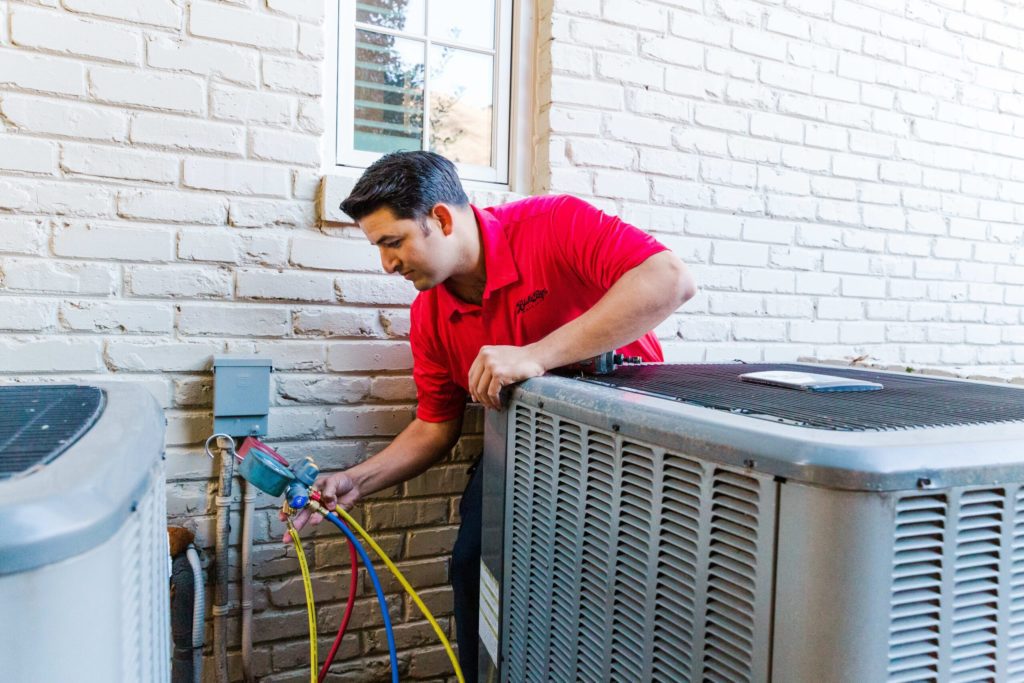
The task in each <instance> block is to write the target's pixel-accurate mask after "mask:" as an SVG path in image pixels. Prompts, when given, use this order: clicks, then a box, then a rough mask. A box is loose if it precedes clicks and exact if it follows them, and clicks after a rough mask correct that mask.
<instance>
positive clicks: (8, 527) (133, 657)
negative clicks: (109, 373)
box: [0, 383, 171, 683]
mask: <svg viewBox="0 0 1024 683" xmlns="http://www.w3.org/2000/svg"><path fill="white" fill-rule="evenodd" d="M163 453H164V416H163V412H162V411H161V410H160V406H159V405H157V402H156V400H154V398H153V397H152V396H151V395H150V394H149V393H148V392H147V391H145V390H144V389H141V388H138V387H134V386H129V385H123V386H121V385H116V386H115V385H114V384H113V383H112V384H111V385H110V386H108V387H107V388H98V387H93V386H58V385H47V386H41V385H11V386H0V680H2V681H4V682H5V683H28V682H30V681H31V682H32V683H36V682H42V681H46V682H49V681H76V682H81V683H115V682H121V683H163V682H164V681H167V680H169V679H170V657H171V651H170V611H169V604H168V603H169V594H168V591H169V587H168V581H169V576H170V571H169V569H170V567H169V559H168V552H167V519H166V517H167V515H166V512H165V510H166V495H167V494H166V490H165V487H164V461H163Z"/></svg>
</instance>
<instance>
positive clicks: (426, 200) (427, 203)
mask: <svg viewBox="0 0 1024 683" xmlns="http://www.w3.org/2000/svg"><path fill="white" fill-rule="evenodd" d="M439 202H444V203H446V204H452V205H455V206H467V205H468V204H469V197H467V196H466V192H465V191H464V190H463V189H462V183H460V182H459V174H458V172H457V171H456V170H455V164H453V163H452V162H450V161H448V160H447V159H445V158H444V157H443V156H441V155H440V154H435V153H434V152H422V151H416V152H392V153H391V154H387V155H385V156H382V157H381V158H380V159H378V160H377V161H375V162H374V163H373V165H372V166H370V167H369V168H368V169H366V171H365V172H364V173H363V175H362V176H361V177H360V178H359V181H358V182H357V183H356V186H355V187H354V188H352V193H351V194H350V195H349V196H348V198H347V199H345V201H343V202H342V203H341V210H342V211H344V212H345V213H347V214H348V215H349V216H351V217H352V219H353V220H359V219H360V218H363V217H364V216H368V215H369V214H371V213H373V212H374V211H376V210H377V209H380V208H382V207H387V208H389V209H391V213H393V214H394V215H395V218H412V219H414V220H416V221H419V223H420V224H421V225H422V226H425V225H426V222H425V218H426V217H427V215H428V214H429V213H430V210H431V209H432V208H434V206H435V205H436V204H438V203H439Z"/></svg>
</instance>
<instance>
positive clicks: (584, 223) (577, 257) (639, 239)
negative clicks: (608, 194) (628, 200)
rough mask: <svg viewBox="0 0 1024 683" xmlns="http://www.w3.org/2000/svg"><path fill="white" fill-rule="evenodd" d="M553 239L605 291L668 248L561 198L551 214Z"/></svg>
mask: <svg viewBox="0 0 1024 683" xmlns="http://www.w3.org/2000/svg"><path fill="white" fill-rule="evenodd" d="M551 228H552V230H551V238H552V239H553V240H554V241H555V244H556V245H558V246H559V247H560V248H561V250H562V251H563V255H564V257H565V258H566V259H567V261H568V262H569V263H570V264H573V266H574V267H575V269H576V272H577V273H578V274H579V276H580V277H581V278H582V279H583V280H584V281H585V282H587V283H589V284H590V285H592V286H594V287H597V288H600V289H602V290H608V289H611V287H612V285H614V284H615V282H616V281H618V279H619V278H620V277H622V276H623V275H624V274H625V273H626V272H627V271H629V270H631V269H633V268H635V267H637V266H638V265H640V264H641V263H643V262H644V261H646V260H647V259H648V258H650V257H651V256H653V255H654V254H657V253H659V252H662V251H668V247H666V246H665V245H663V244H661V243H660V242H658V241H657V240H656V239H654V238H653V237H651V236H650V235H648V234H647V233H645V232H644V231H643V230H640V229H639V228H636V227H634V226H632V225H630V224H629V223H626V222H625V221H623V220H622V219H620V218H618V217H617V216H609V215H608V214H606V213H604V212H603V211H601V210H600V209H598V208H597V207H595V206H592V205H591V204H588V203H587V202H585V201H583V200H582V199H578V198H576V197H572V196H569V195H566V196H564V197H561V198H559V200H558V201H557V204H556V205H555V209H554V211H552V214H551Z"/></svg>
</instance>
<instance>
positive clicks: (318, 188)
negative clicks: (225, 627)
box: [0, 0, 1024, 681]
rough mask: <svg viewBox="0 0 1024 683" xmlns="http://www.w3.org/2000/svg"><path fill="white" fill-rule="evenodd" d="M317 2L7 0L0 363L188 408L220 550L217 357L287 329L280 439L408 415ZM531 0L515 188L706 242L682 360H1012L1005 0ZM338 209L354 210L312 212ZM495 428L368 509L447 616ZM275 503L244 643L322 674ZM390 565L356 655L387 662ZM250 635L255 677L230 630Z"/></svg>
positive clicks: (324, 617) (1012, 33) (1012, 39)
mask: <svg viewBox="0 0 1024 683" xmlns="http://www.w3.org/2000/svg"><path fill="white" fill-rule="evenodd" d="M324 7H325V6H324V3H322V2H318V1H317V0H266V2H250V1H248V0H228V1H225V2H214V1H213V0H193V1H192V2H179V1H177V0H62V2H56V0H33V1H31V2H30V1H27V0H25V1H21V0H19V1H15V0H0V333H2V338H0V382H3V381H6V380H10V379H14V378H17V379H18V380H23V379H25V378H31V377H33V376H37V377H38V378H40V379H46V380H47V381H58V380H59V381H79V382H84V381H88V382H97V383H101V384H102V383H104V382H110V381H122V380H123V381H135V382H140V383H141V384H142V385H143V386H145V387H147V388H148V389H149V390H150V391H151V392H152V393H153V394H154V395H155V396H156V397H157V400H158V401H159V402H160V405H161V406H163V407H164V409H165V412H166V415H167V418H168V488H167V495H168V510H169V514H170V515H171V520H172V522H173V523H178V524H183V525H185V526H188V527H190V528H192V529H193V530H195V531H196V533H197V536H198V538H199V543H200V545H202V546H203V547H204V550H205V552H206V553H207V555H209V552H210V548H209V545H210V543H211V539H212V533H213V506H212V504H211V501H212V498H211V497H212V496H213V495H214V493H213V484H212V482H213V481H215V474H216V473H215V472H214V471H213V467H212V465H211V463H210V461H209V460H208V459H206V458H205V457H204V456H203V455H202V452H201V451H202V449H201V442H202V440H203V439H204V438H205V436H206V435H207V433H208V431H209V426H210V425H209V421H210V403H211V398H210V391H211V384H210V381H211V378H210V372H209V370H210V359H211V356H213V355H214V354H218V353H244V354H252V353H257V354H262V355H267V356H270V357H272V358H273V359H274V364H275V370H276V374H275V376H274V383H273V395H272V398H271V406H272V407H271V420H270V423H271V430H272V436H271V440H272V441H274V442H275V444H276V445H277V446H278V447H279V448H280V450H281V451H282V452H283V453H285V455H287V456H288V457H290V458H296V457H303V456H305V455H307V454H308V455H312V456H313V457H314V458H316V460H317V461H318V462H319V463H321V464H322V465H323V466H324V467H325V468H327V469H330V470H336V469H341V468H345V467H349V466H351V465H353V464H355V463H356V462H359V461H360V460H362V459H365V458H366V457H368V456H370V455H372V454H373V453H376V452H378V451H379V450H380V449H381V448H383V447H384V446H385V445H386V444H387V442H388V440H389V439H390V437H391V436H393V435H394V434H395V433H397V432H398V431H399V430H401V429H402V427H403V426H404V425H405V424H407V423H408V422H409V420H410V419H412V415H413V407H414V402H415V388H414V386H413V384H412V381H411V377H410V368H411V354H410V352H409V347H408V334H409V313H408V304H409V303H410V302H411V301H412V299H413V296H414V295H415V292H414V291H413V290H412V288H411V287H409V286H408V284H407V283H404V282H402V281H400V280H396V279H394V278H389V277H385V276H384V275H383V274H382V273H381V268H380V263H379V257H378V254H377V252H376V250H375V249H374V248H373V247H372V246H370V245H367V244H366V243H365V240H364V239H363V237H362V235H361V234H360V233H359V232H358V230H357V229H355V228H353V227H352V226H351V223H350V222H348V221H347V220H345V218H344V217H343V216H341V217H339V216H338V212H337V210H336V205H337V202H338V201H339V200H340V199H341V198H342V197H343V196H344V195H345V194H347V192H348V190H349V189H350V188H351V184H352V178H351V176H352V173H351V172H349V173H348V174H347V176H346V175H345V174H344V173H340V174H336V175H335V176H334V178H335V180H336V182H333V183H327V184H325V185H322V184H321V179H322V176H323V172H322V169H323V168H324V166H325V162H328V163H329V162H330V159H325V158H324V154H325V151H324V149H325V135H324V130H325V128H326V127H327V126H330V125H331V122H333V121H334V120H335V112H334V106H335V105H334V103H333V102H325V101H323V100H324V98H323V97H322V92H321V87H322V85H321V84H322V82H323V81H324V79H325V78H332V77H333V73H332V72H333V66H332V64H331V54H332V53H333V50H332V49H329V46H330V41H327V40H325V37H326V36H327V35H328V34H330V33H332V32H334V31H335V27H332V26H326V25H325V9H324ZM537 16H538V18H539V22H538V27H537V28H538V34H537V45H538V53H537V55H536V78H535V83H532V84H530V87H531V89H533V91H534V93H535V105H536V112H535V121H534V123H535V129H536V132H537V141H536V145H535V151H534V157H533V169H534V172H533V174H532V182H533V185H532V187H526V188H515V189H516V190H518V191H520V192H522V193H524V194H528V193H531V192H532V193H536V194H543V193H547V192H570V193H574V194H577V195H579V196H582V197H584V198H587V199H589V200H590V201H592V202H593V203H595V204H596V205H598V206H600V207H601V208H603V209H606V210H608V211H611V212H615V213H617V214H618V215H620V216H622V217H623V218H624V219H626V220H628V221H630V222H631V223H634V224H636V225H638V226H639V227H641V228H643V229H645V230H648V231H650V232H652V233H653V234H655V235H656V236H657V237H658V238H659V239H661V240H662V241H663V242H664V243H666V244H667V245H669V246H670V247H671V248H672V249H674V250H675V251H676V252H677V253H679V254H680V255H681V256H682V257H683V258H684V260H686V261H687V262H688V263H689V264H690V265H691V267H692V268H693V270H694V272H695V273H696V275H697V279H698V281H699V285H700V288H701V289H700V293H699V295H698V296H697V297H696V298H695V299H694V300H692V301H691V302H689V303H688V304H687V306H686V307H685V308H684V309H683V310H682V311H680V312H678V313H677V314H676V315H674V316H673V317H672V318H671V319H669V320H668V321H666V322H665V323H664V324H662V325H660V326H659V327H658V333H659V335H660V336H661V337H662V342H663V344H664V347H665V350H666V354H667V356H668V358H669V359H670V360H679V361H688V362H693V361H709V362H711V361H731V360H734V359H737V358H738V359H742V360H747V361H786V360H795V359H796V358H798V357H804V356H813V357H818V358H831V359H842V358H847V359H848V358H852V357H855V356H867V357H868V358H869V359H870V362H873V363H875V364H879V365H883V366H884V365H885V364H891V365H901V366H905V365H908V364H913V365H938V366H963V367H966V368H974V369H976V370H977V369H980V370H984V371H991V373H992V374H998V373H1000V372H1002V373H1015V374H1022V373H1021V372H1020V367H1021V366H1022V365H1024V315H1022V311H1024V251H1022V248H1021V244H1022V240H1024V228H1021V225H1022V223H1024V202H1022V200H1021V197H1024V182H1021V180H1020V178H1021V177H1024V142H1022V140H1024V123H1022V119H1021V115H1022V114H1024V98H1022V97H1021V94H1020V93H1021V90H1022V79H1024V21H1022V20H1021V13H1020V11H1019V10H1018V9H1016V8H1015V7H1014V6H1013V3H1009V2H966V3H965V2H953V1H951V0H915V1H914V2H909V3H903V2H896V3H884V2H880V1H878V0H874V1H872V2H848V1H846V0H777V1H773V2H761V1H755V0H728V1H727V0H721V1H719V2H700V1H698V0H673V1H672V2H666V1H664V0H622V1H619V0H616V1H615V2H611V1H605V2H598V1H597V0H542V2H540V3H539V5H538V7H537ZM513 197H514V195H511V194H508V193H502V192H483V191H477V192H475V193H474V194H473V199H474V201H476V202H477V203H481V204H488V203H497V202H501V201H505V200H507V199H510V198H513ZM318 198H319V200H318ZM318 201H320V203H318ZM326 204H333V205H334V206H326ZM318 210H319V212H320V215H323V216H326V217H328V218H332V219H333V218H339V219H340V221H341V223H342V225H338V224H331V225H328V226H326V227H323V228H321V226H319V225H317V221H318ZM470 415H471V418H472V419H469V420H467V423H468V424H471V425H479V423H480V420H479V419H476V416H477V411H474V410H471V411H470ZM474 429H476V428H475V427H474V428H471V429H470V432H471V433H469V434H467V435H466V436H465V437H464V438H463V440H462V442H461V443H460V445H459V446H457V447H456V449H455V451H454V452H453V454H452V455H451V456H449V457H448V458H447V459H446V460H445V461H444V463H442V464H441V465H440V466H438V467H436V468H434V469H432V470H430V471H429V472H427V473H425V474H424V475H422V476H421V477H419V478H417V479H415V480H413V481H411V482H408V483H407V484H404V485H402V486H400V487H395V488H393V489H391V490H389V491H384V492H381V493H380V494H378V495H376V496H373V497H372V498H371V499H370V500H369V501H367V502H366V504H364V505H363V506H361V507H360V508H359V510H358V511H357V514H359V515H360V519H362V520H363V521H364V522H365V523H366V524H367V525H368V526H369V527H370V530H371V531H372V532H373V533H374V534H375V535H376V536H377V537H378V539H379V540H380V542H381V543H382V544H383V545H384V546H385V547H386V548H387V550H388V551H389V552H390V553H393V556H394V559H395V560H396V561H397V562H398V563H399V565H400V566H401V567H402V568H403V570H405V571H406V573H407V575H408V576H409V578H410V580H412V582H413V584H414V585H415V586H416V587H417V588H418V589H421V590H423V596H424V599H425V600H427V601H428V602H429V604H430V605H431V606H432V607H435V608H436V609H437V612H436V613H435V614H436V616H437V617H438V618H439V620H440V622H441V624H442V625H443V627H444V628H446V629H447V630H448V632H449V633H450V634H451V633H452V632H453V628H454V627H453V624H452V620H451V616H450V606H451V596H450V591H449V590H448V588H447V571H448V558H447V551H448V549H449V548H450V545H451V543H452V539H453V534H454V529H455V528H456V526H457V524H458V519H457V514H456V512H455V511H456V509H457V508H456V505H455V503H456V502H457V500H458V496H459V494H460V493H461V490H462V488H463V486H464V485H465V469H466V466H465V462H464V460H466V459H467V458H468V457H470V456H471V455H473V454H475V453H476V452H478V451H479V434H478V433H475V432H474ZM476 432H478V429H476ZM275 506H276V502H275V501H271V500H269V499H268V498H266V497H265V496H261V497H260V498H259V500H258V510H257V515H256V520H255V525H254V526H255V529H256V539H257V540H256V548H255V557H256V566H255V573H256V577H257V581H256V595H257V599H256V627H255V630H256V641H257V642H256V659H255V666H256V674H257V675H258V676H260V677H263V678H264V680H267V681H286V680H304V676H305V675H306V671H305V666H306V662H305V656H306V654H305V653H306V650H305V641H304V636H305V628H306V626H305V620H306V616H305V611H304V609H303V607H302V605H301V602H302V596H301V587H300V586H299V585H298V584H297V582H296V580H295V577H296V571H297V569H296V562H295V557H294V554H293V552H292V551H290V550H286V549H284V548H283V547H282V545H281V544H280V542H279V539H280V536H281V533H282V528H281V525H280V523H279V522H278V521H277V519H276V513H275V511H274V507H275ZM233 523H234V524H235V526H236V528H237V518H236V519H235V520H234V522H233ZM308 537H309V545H310V553H311V558H313V566H314V573H315V576H316V586H317V591H318V594H319V596H320V602H319V603H318V604H319V605H320V615H319V618H320V622H321V624H322V626H323V628H324V629H325V630H330V629H333V628H334V627H336V626H337V619H338V618H339V611H340V607H341V602H342V600H343V599H344V596H343V587H344V585H345V571H346V570H345V569H344V566H345V564H346V563H347V559H346V555H345V553H344V545H343V543H342V542H341V540H340V539H339V538H338V537H337V536H336V534H334V533H333V532H332V530H331V529H329V528H327V527H320V528H319V529H317V530H316V531H315V532H312V533H309V534H308ZM369 588H370V587H369V586H368V584H366V583H365V581H363V583H362V584H361V586H360V595H359V601H358V602H357V609H356V617H355V619H354V621H353V625H352V627H351V630H352V632H353V633H354V634H355V635H354V636H353V637H352V638H351V640H350V641H348V642H347V643H346V645H345V646H344V647H343V648H342V651H341V658H342V661H340V662H339V663H338V664H336V665H335V667H334V669H333V672H334V675H335V677H336V678H337V679H339V680H341V679H345V680H348V678H345V677H346V676H349V677H355V678H353V679H358V680H387V677H388V675H387V660H386V652H385V649H384V646H383V644H382V643H383V640H382V630H381V624H380V618H379V615H377V613H376V605H375V601H374V600H373V596H372V592H370V590H369ZM385 588H386V591H387V593H388V601H389V605H390V609H391V612H392V616H393V618H394V619H395V622H396V625H397V626H398V640H399V643H400V647H401V653H400V656H401V658H402V661H403V669H404V673H405V674H406V675H408V676H410V677H412V678H416V679H423V680H435V681H440V680H448V681H451V680H452V679H451V676H450V672H449V670H448V668H447V667H448V665H447V661H446V659H445V657H444V655H443V652H441V651H440V650H439V649H438V647H437V645H436V643H435V641H434V640H433V637H432V635H431V634H430V633H429V632H428V630H427V629H426V628H425V627H424V622H423V620H422V618H421V616H420V615H419V614H417V613H416V612H415V610H414V609H412V607H411V606H410V604H409V602H408V600H407V599H406V598H405V597H404V596H403V595H402V593H401V590H400V587H399V586H398V585H397V584H396V583H395V582H394V581H393V580H392V579H390V578H385ZM233 628H234V627H233ZM231 648H232V655H231V662H232V664H231V667H232V676H233V680H240V677H241V671H240V667H239V661H238V652H237V635H236V634H235V632H234V631H233V635H232V644H231Z"/></svg>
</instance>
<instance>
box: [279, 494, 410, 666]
mask: <svg viewBox="0 0 1024 683" xmlns="http://www.w3.org/2000/svg"><path fill="white" fill-rule="evenodd" d="M316 507H317V508H319V511H320V513H321V514H323V515H324V516H325V517H326V518H327V519H329V520H330V521H331V523H332V524H334V526H336V527H338V528H339V529H341V532H342V533H343V534H345V536H346V537H347V538H348V540H349V541H351V542H352V544H353V545H354V546H355V547H356V552H358V553H359V557H360V559H361V560H362V561H363V566H365V567H366V572H367V573H368V574H369V575H370V581H372V582H373V589H374V590H375V591H377V602H378V603H380V614H381V616H382V617H383V618H384V633H385V635H387V639H388V655H389V656H390V658H391V681H392V683H398V652H397V651H396V648H395V633H394V629H392V627H391V615H390V614H388V603H387V600H386V599H385V598H384V589H383V588H382V587H381V585H380V579H379V578H378V577H377V570H375V569H374V568H373V562H372V561H371V560H370V556H369V555H367V554H366V550H365V549H364V548H363V546H362V545H361V544H360V543H359V541H358V539H356V537H355V535H353V533H352V531H350V530H349V528H348V527H347V526H345V525H344V524H343V523H342V521H341V520H340V519H338V517H337V515H334V514H331V513H329V512H327V510H326V509H324V508H323V507H322V506H320V505H319V504H318V505H317V506H316ZM350 523H351V522H350ZM296 535H297V534H296ZM292 538H294V536H293V537H292ZM313 666H316V664H315V663H314V665H313Z"/></svg>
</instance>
